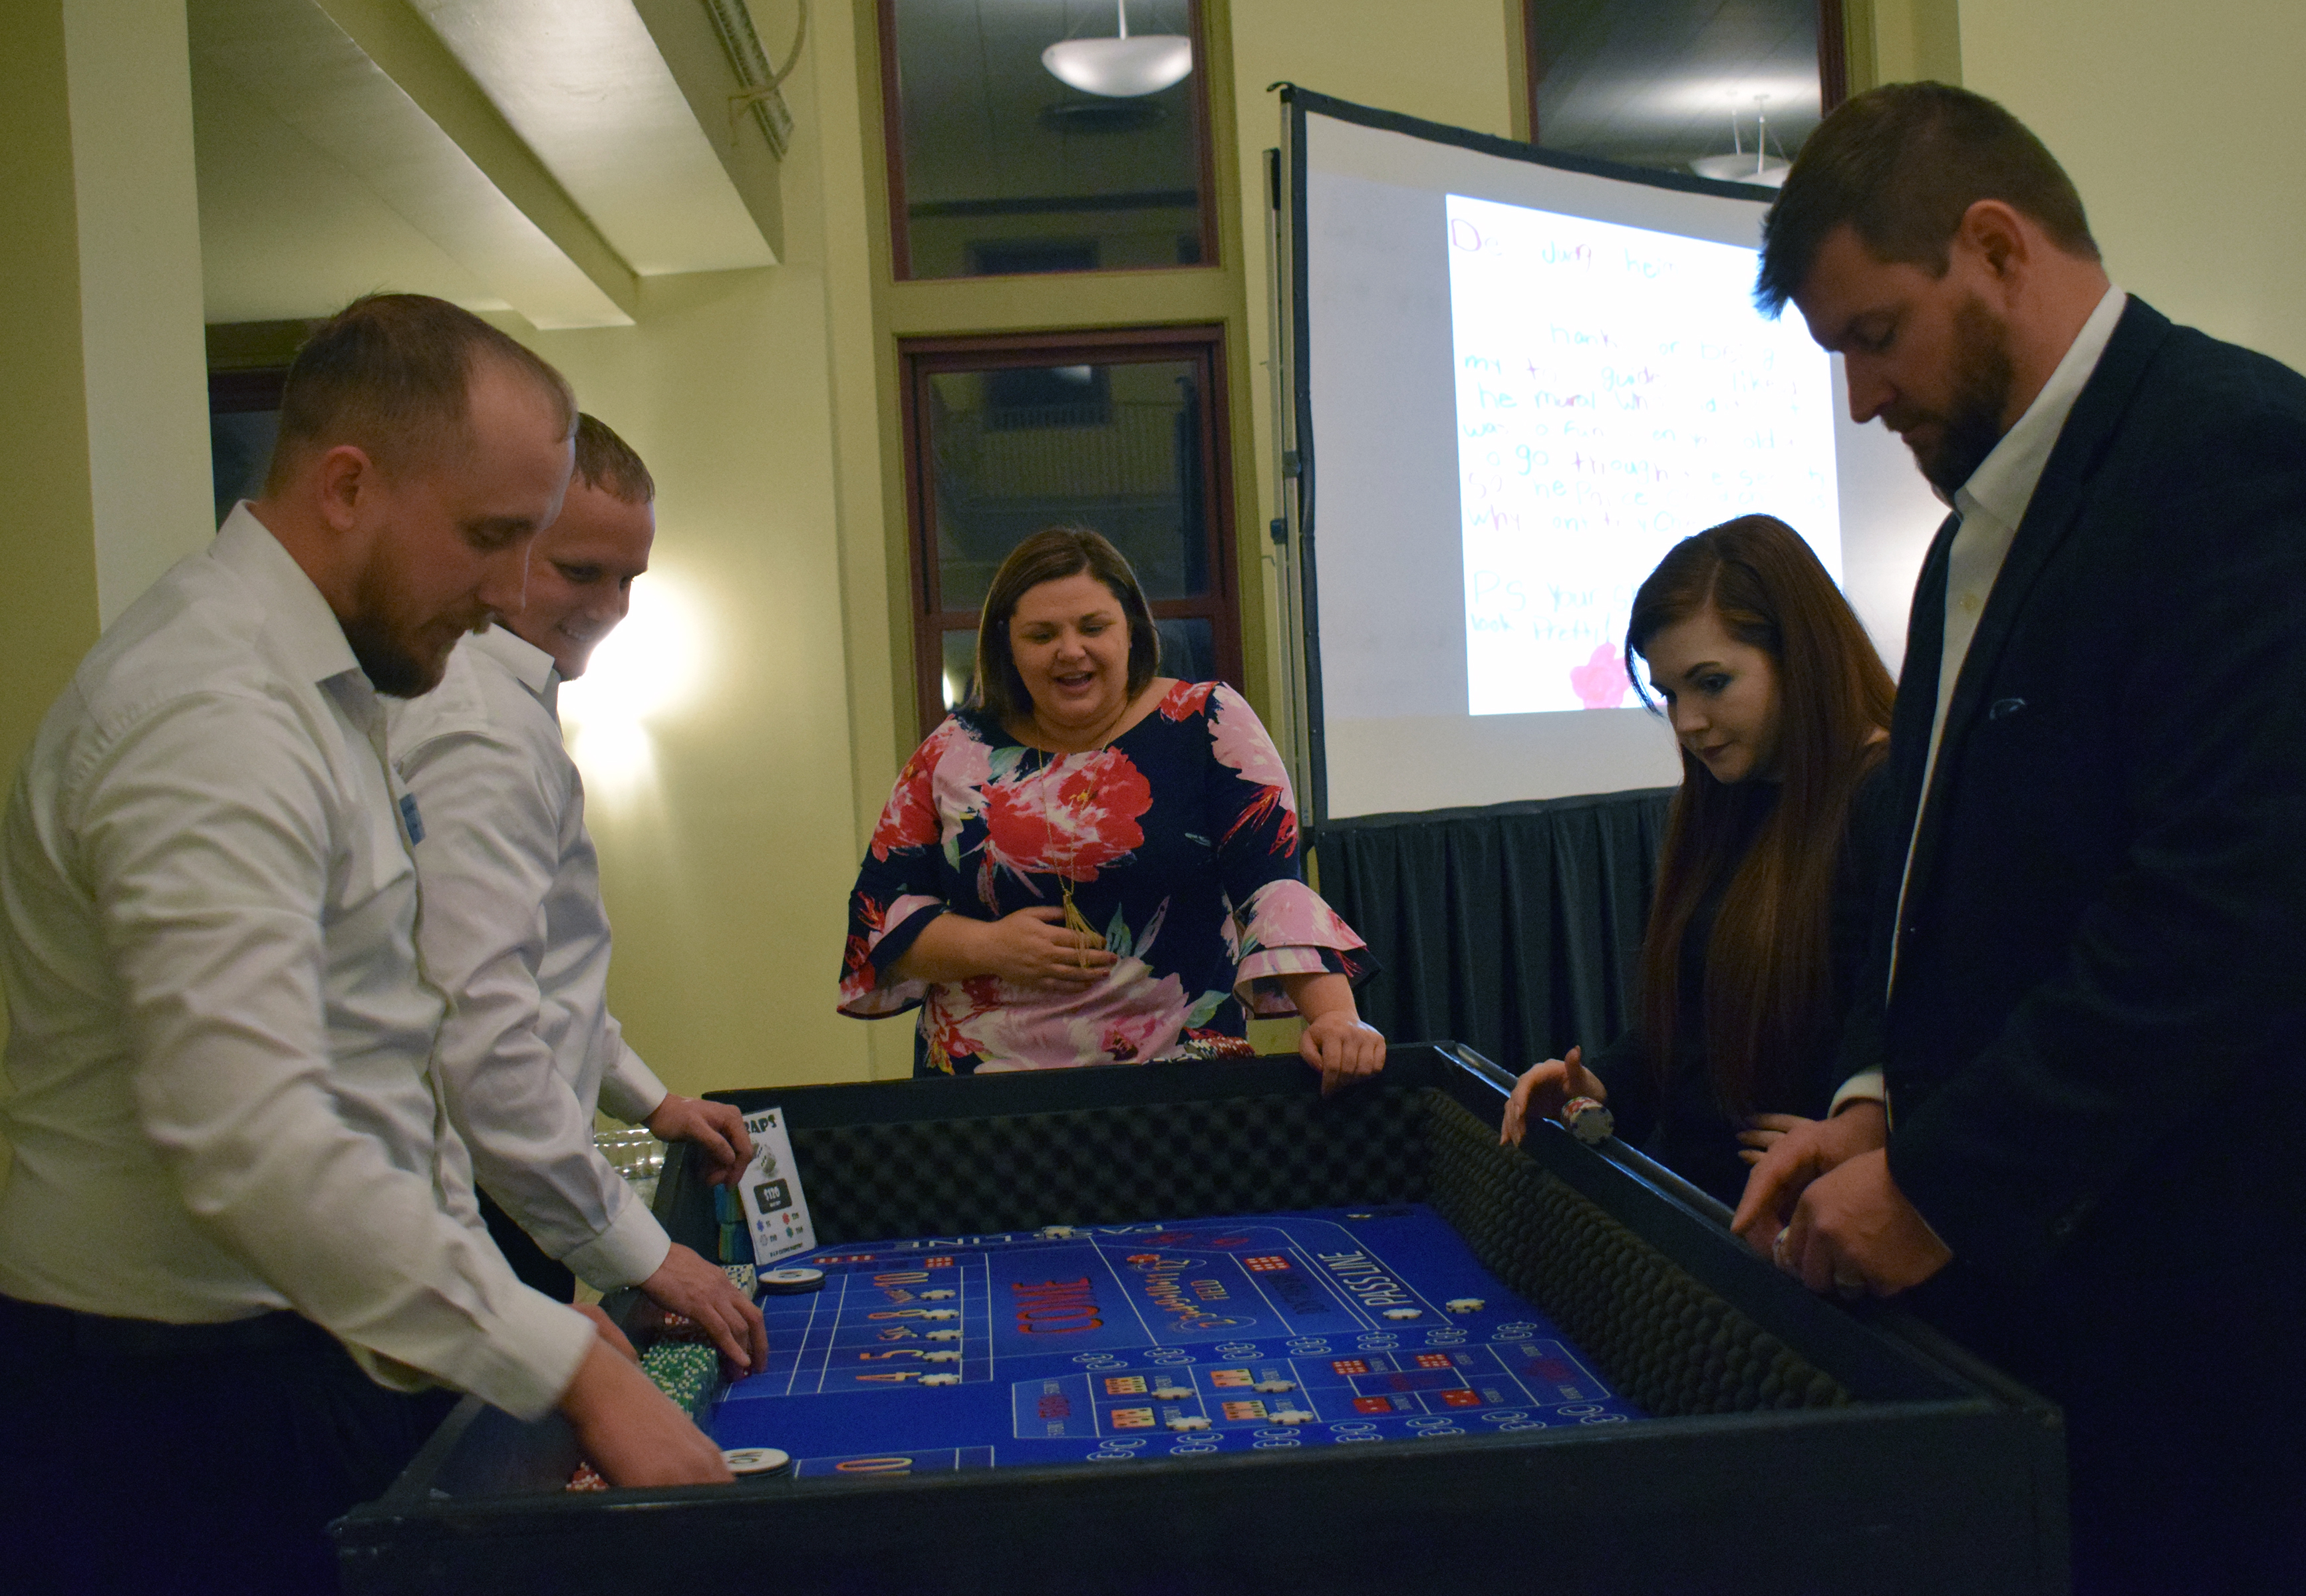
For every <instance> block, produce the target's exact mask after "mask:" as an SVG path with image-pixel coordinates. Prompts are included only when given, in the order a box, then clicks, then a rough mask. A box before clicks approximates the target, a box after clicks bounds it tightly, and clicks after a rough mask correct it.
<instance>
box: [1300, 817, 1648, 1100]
mask: <svg viewBox="0 0 2306 1596" xmlns="http://www.w3.org/2000/svg"><path fill="white" fill-rule="evenodd" d="M1672 796H1673V791H1672V789H1670V788H1662V789H1654V790H1644V791H1638V792H1618V793H1604V794H1601V795H1598V796H1595V797H1589V798H1547V799H1544V800H1542V801H1535V802H1529V803H1517V804H1497V805H1492V806H1490V807H1487V808H1480V809H1440V810H1434V811H1431V812H1430V813H1425V814H1416V815H1361V816H1356V817H1355V818H1354V819H1350V820H1333V821H1330V822H1328V824H1325V825H1324V826H1323V827H1322V828H1321V831H1320V836H1319V839H1318V841H1317V851H1318V856H1319V860H1320V884H1321V894H1322V896H1323V897H1325V898H1327V899H1328V900H1329V903H1330V904H1331V906H1332V907H1334V908H1335V909H1337V912H1338V913H1339V914H1341V915H1343V916H1344V917H1345V923H1346V924H1347V925H1349V926H1353V928H1354V930H1355V931H1358V932H1359V933H1361V935H1362V940H1363V941H1365V942H1367V943H1369V945H1370V952H1371V953H1373V954H1375V955H1376V957H1377V960H1378V962H1379V967H1380V968H1379V972H1378V974H1377V975H1376V977H1373V978H1372V979H1371V981H1370V983H1369V984H1368V985H1367V986H1364V987H1363V988H1362V992H1361V1005H1362V1018H1364V1019H1366V1020H1368V1021H1369V1022H1370V1023H1371V1025H1374V1026H1376V1027H1377V1028H1378V1029H1379V1030H1381V1031H1383V1032H1384V1033H1385V1034H1386V1035H1387V1036H1388V1037H1456V1038H1458V1039H1459V1040H1461V1041H1463V1042H1464V1043H1465V1044H1466V1045H1467V1046H1471V1047H1473V1048H1474V1049H1475V1050H1477V1051H1479V1052H1481V1053H1482V1054H1486V1055H1488V1056H1489V1057H1490V1058H1493V1059H1496V1060H1497V1061H1498V1062H1499V1063H1501V1064H1505V1065H1507V1066H1510V1067H1512V1068H1515V1069H1519V1068H1522V1067H1524V1066H1525V1065H1528V1064H1530V1063H1534V1062H1536V1061H1537V1060H1539V1059H1542V1058H1558V1057H1559V1056H1560V1055H1561V1054H1564V1053H1566V1052H1567V1050H1568V1049H1569V1048H1570V1046H1572V1045H1574V1044H1583V1045H1584V1047H1585V1048H1586V1050H1587V1051H1588V1052H1592V1051H1594V1050H1596V1049H1599V1048H1601V1047H1602V1046H1607V1045H1608V1044H1609V1043H1610V1042H1611V1041H1612V1040H1614V1039H1615V1038H1616V1037H1618V1034H1619V1033H1620V1032H1622V1031H1623V1030H1624V1029H1625V1028H1626V1025H1627V1020H1628V1019H1629V1017H1630V1016H1631V1013H1632V1003H1633V985H1632V983H1633V978H1634V974H1635V968H1636V958H1637V956H1638V954H1639V952H1640V949H1641V942H1642V928H1643V927H1644V926H1646V925H1647V924H1648V923H1649V910H1650V899H1651V897H1652V895H1653V893H1654V892H1656V890H1657V866H1658V854H1659V851H1660V849H1661V848H1662V847H1663V845H1664V841H1665V817H1666V808H1667V806H1668V804H1669V803H1670V801H1671V799H1672Z"/></svg>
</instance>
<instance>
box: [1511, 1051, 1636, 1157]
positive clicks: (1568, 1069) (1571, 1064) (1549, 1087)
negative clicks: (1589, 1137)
mask: <svg viewBox="0 0 2306 1596" xmlns="http://www.w3.org/2000/svg"><path fill="white" fill-rule="evenodd" d="M1583 1057H1584V1048H1582V1047H1572V1048H1571V1049H1570V1050H1569V1056H1568V1057H1567V1058H1550V1059H1547V1060H1546V1061H1545V1062H1544V1063H1542V1064H1532V1065H1531V1066H1530V1067H1529V1068H1528V1069H1526V1070H1525V1071H1522V1077H1521V1079H1520V1080H1516V1081H1515V1082H1514V1089H1513V1096H1512V1097H1507V1099H1506V1111H1505V1115H1504V1117H1503V1119H1502V1120H1501V1121H1500V1122H1499V1125H1498V1140H1499V1142H1501V1143H1503V1144H1504V1145H1506V1146H1507V1147H1519V1146H1520V1145H1521V1139H1522V1137H1523V1136H1524V1135H1525V1133H1526V1132H1527V1131H1528V1129H1529V1116H1530V1115H1531V1114H1535V1115H1536V1116H1537V1117H1538V1118H1540V1119H1543V1120H1550V1119H1551V1118H1553V1116H1554V1115H1556V1114H1559V1113H1560V1112H1561V1106H1562V1105H1563V1104H1565V1103H1567V1102H1568V1101H1569V1099H1570V1098H1572V1097H1591V1098H1593V1100H1594V1101H1595V1102H1597V1103H1606V1102H1608V1101H1609V1100H1610V1088H1608V1087H1605V1086H1603V1085H1602V1084H1601V1077H1600V1076H1598V1075H1596V1074H1594V1073H1593V1071H1591V1070H1588V1069H1587V1068H1585V1066H1584V1064H1583V1063H1580V1062H1579V1061H1580V1060H1581V1059H1582V1058H1583Z"/></svg>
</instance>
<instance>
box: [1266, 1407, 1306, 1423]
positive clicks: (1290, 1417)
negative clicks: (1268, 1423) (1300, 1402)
mask: <svg viewBox="0 0 2306 1596" xmlns="http://www.w3.org/2000/svg"><path fill="white" fill-rule="evenodd" d="M1265 1416H1266V1417H1267V1418H1268V1419H1270V1420H1272V1421H1274V1422H1275V1423H1276V1424H1311V1423H1312V1422H1313V1421H1314V1418H1315V1415H1314V1414H1311V1413H1307V1412H1306V1411H1305V1410H1304V1409H1303V1408H1283V1409H1281V1410H1280V1411H1278V1412H1277V1413H1268V1414H1266V1415H1265Z"/></svg>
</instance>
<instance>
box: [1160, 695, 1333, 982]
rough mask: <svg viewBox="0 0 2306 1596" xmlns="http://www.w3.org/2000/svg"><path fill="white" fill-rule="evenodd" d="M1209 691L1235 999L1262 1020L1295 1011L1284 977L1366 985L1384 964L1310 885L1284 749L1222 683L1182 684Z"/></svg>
mask: <svg viewBox="0 0 2306 1596" xmlns="http://www.w3.org/2000/svg"><path fill="white" fill-rule="evenodd" d="M1181 694H1182V695H1188V696H1190V695H1204V696H1205V698H1204V702H1203V704H1202V705H1201V713H1202V717H1203V719H1204V720H1205V721H1206V722H1207V724H1208V726H1209V743H1210V753H1211V755H1213V760H1212V764H1211V766H1210V770H1209V823H1210V824H1211V826H1212V827H1214V828H1216V830H1217V835H1215V836H1213V837H1211V838H1210V839H1209V841H1210V842H1212V843H1213V844H1214V845H1215V846H1216V849H1217V873H1218V875H1219V877H1220V879H1221V880H1222V881H1223V883H1224V886H1225V895H1226V904H1227V905H1228V906H1229V907H1230V909H1232V911H1233V912H1232V917H1231V918H1230V919H1229V920H1228V921H1227V922H1226V943H1227V946H1228V949H1229V951H1230V952H1232V953H1233V955H1234V965H1235V967H1236V968H1235V971H1234V996H1236V997H1238V998H1239V999H1240V1000H1241V1005H1242V1007H1243V1010H1245V1011H1247V1012H1249V1013H1251V1014H1253V1015H1255V1016H1257V1017H1259V1018H1260V1019H1274V1018H1277V1017H1280V1016H1285V1015H1289V1014H1294V1013H1295V1012H1296V1011H1297V1010H1296V1005H1295V1004H1294V1003H1291V1002H1290V1001H1289V993H1288V989H1287V988H1286V987H1285V986H1284V985H1283V984H1282V979H1281V977H1284V976H1296V975H1320V974H1322V973H1324V972H1327V973H1329V974H1332V975H1342V976H1345V977H1348V978H1349V979H1351V980H1352V982H1353V983H1354V986H1360V985H1361V984H1362V982H1364V981H1366V980H1367V979H1369V977H1371V976H1372V975H1374V974H1376V973H1377V961H1376V960H1373V959H1371V957H1370V953H1369V949H1368V946H1367V945H1366V944H1365V943H1362V939H1361V938H1360V937H1359V936H1357V935H1354V929H1353V927H1352V926H1348V925H1346V924H1345V921H1343V920H1342V919H1339V918H1338V917H1337V911H1336V910H1335V909H1331V908H1330V907H1329V906H1328V904H1327V903H1324V902H1323V901H1322V900H1321V895H1320V893H1319V892H1315V891H1314V890H1313V889H1312V888H1311V887H1309V886H1307V885H1306V884H1305V883H1304V881H1303V879H1302V875H1301V874H1300V871H1299V867H1298V859H1297V803H1296V799H1295V798H1294V796H1292V794H1291V792H1290V790H1289V772H1288V771H1287V770H1286V769H1285V767H1284V766H1283V764H1282V763H1281V755H1280V752H1279V750H1277V749H1276V748H1275V747H1274V746H1273V739H1272V738H1269V737H1268V736H1267V735H1266V733H1265V728H1264V726H1263V725H1262V724H1260V722H1259V721H1258V718H1257V712H1256V711H1254V710H1252V709H1251V708H1250V707H1249V700H1247V699H1246V698H1243V696H1241V695H1240V694H1239V693H1236V692H1234V690H1233V689H1232V688H1231V687H1226V686H1224V685H1222V684H1200V685H1196V686H1193V687H1179V688H1178V689H1176V690H1175V691H1174V692H1173V694H1172V697H1173V698H1175V697H1177V696H1179V695H1181Z"/></svg>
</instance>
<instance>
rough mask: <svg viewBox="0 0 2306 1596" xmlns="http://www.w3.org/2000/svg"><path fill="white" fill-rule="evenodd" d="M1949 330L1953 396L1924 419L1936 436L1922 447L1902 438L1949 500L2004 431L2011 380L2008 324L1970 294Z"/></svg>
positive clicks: (1973, 473)
mask: <svg viewBox="0 0 2306 1596" xmlns="http://www.w3.org/2000/svg"><path fill="white" fill-rule="evenodd" d="M1953 330H1954V373H1953V376H1954V387H1953V397H1952V400H1951V401H1950V402H1949V403H1948V405H1947V406H1946V409H1945V413H1944V414H1943V415H1939V416H1933V417H1929V418H1927V419H1930V420H1933V421H1935V422H1937V423H1938V428H1937V436H1936V438H1935V439H1934V440H1932V441H1931V442H1929V443H1928V444H1926V445H1925V444H1923V443H1920V442H1917V441H1916V440H1912V439H1909V440H1907V447H1908V448H1911V449H1912V450H1913V451H1914V460H1915V462H1916V464H1917V465H1920V466H1921V468H1922V475H1923V476H1925V477H1926V478H1928V479H1929V482H1930V485H1931V486H1932V487H1934V488H1935V489H1937V490H1938V491H1939V492H1941V493H1943V494H1944V495H1945V496H1946V497H1947V498H1949V499H1951V498H1952V497H1953V494H1954V491H1955V490H1956V489H1958V488H1960V486H1961V485H1962V484H1963V483H1964V482H1968V481H1969V479H1970V478H1971V477H1972V476H1974V475H1976V474H1977V468H1978V467H1979V466H1981V465H1985V464H1986V456H1988V455H1990V454H1992V453H1993V452H1994V445H1996V444H1998V443H2000V442H2001V441H2002V438H2003V433H2005V432H2007V431H2009V429H2008V428H2007V427H2005V426H2003V424H2002V416H2003V411H2004V410H2006V409H2007V408H2008V406H2009V404H2010V389H2011V385H2012V384H2013V383H2014V382H2015V381H2016V380H2017V374H2016V371H2015V370H2014V369H2013V368H2012V366H2011V362H2010V328H2009V324H2008V323H2006V322H2004V321H2003V320H2001V319H2000V318H1999V317H1997V316H1995V315H1994V312H1991V311H1989V310H1987V309H1986V302H1985V301H1984V300H1981V299H1979V298H1977V296H1976V295H1975V294H1973V295H1971V296H1970V298H1969V299H1968V300H1966V301H1965V302H1963V303H1962V305H1961V308H1960V309H1959V310H1957V311H1956V312H1954V317H1953Z"/></svg>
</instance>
